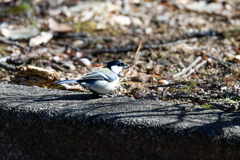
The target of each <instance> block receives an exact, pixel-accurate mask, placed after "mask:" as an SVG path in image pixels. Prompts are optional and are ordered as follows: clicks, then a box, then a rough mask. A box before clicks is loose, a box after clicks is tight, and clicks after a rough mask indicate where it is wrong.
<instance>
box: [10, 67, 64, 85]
mask: <svg viewBox="0 0 240 160" xmlns="http://www.w3.org/2000/svg"><path fill="white" fill-rule="evenodd" d="M16 72H17V73H16V75H15V77H14V79H12V80H13V81H14V82H16V83H17V84H21V85H28V86H39V87H44V86H46V87H51V86H52V85H53V83H54V82H55V81H57V80H59V78H60V76H59V74H58V73H57V72H56V71H55V70H54V69H50V70H46V69H42V68H39V67H35V66H30V65H28V66H20V67H16Z"/></svg>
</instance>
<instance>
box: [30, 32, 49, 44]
mask: <svg viewBox="0 0 240 160" xmlns="http://www.w3.org/2000/svg"><path fill="white" fill-rule="evenodd" d="M52 37H53V34H52V33H51V32H41V35H38V36H36V37H33V38H31V39H30V41H29V46H31V47H33V46H38V45H39V44H41V43H47V42H48V41H49V40H50V39H52Z"/></svg>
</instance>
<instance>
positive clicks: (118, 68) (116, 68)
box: [111, 66, 123, 74]
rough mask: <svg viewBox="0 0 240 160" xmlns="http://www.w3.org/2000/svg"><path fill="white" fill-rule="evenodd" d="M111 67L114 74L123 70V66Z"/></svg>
mask: <svg viewBox="0 0 240 160" xmlns="http://www.w3.org/2000/svg"><path fill="white" fill-rule="evenodd" d="M111 69H112V71H113V72H115V73H116V74H119V73H120V72H121V71H122V70H123V67H119V66H112V67H111Z"/></svg>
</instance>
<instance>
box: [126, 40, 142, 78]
mask: <svg viewBox="0 0 240 160" xmlns="http://www.w3.org/2000/svg"><path fill="white" fill-rule="evenodd" d="M141 47H142V41H140V43H139V46H138V49H137V51H136V54H135V60H134V62H133V65H132V66H131V67H129V69H128V72H127V73H126V74H125V76H127V75H128V74H129V73H130V72H131V70H132V69H133V67H135V66H136V65H137V63H138V59H139V55H140V54H139V50H140V49H141Z"/></svg>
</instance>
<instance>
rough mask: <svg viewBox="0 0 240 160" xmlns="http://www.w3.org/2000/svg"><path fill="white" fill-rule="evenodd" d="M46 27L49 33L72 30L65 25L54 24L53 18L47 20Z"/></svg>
mask: <svg viewBox="0 0 240 160" xmlns="http://www.w3.org/2000/svg"><path fill="white" fill-rule="evenodd" d="M48 23H49V24H48V27H49V29H50V30H51V31H53V32H63V33H65V32H72V31H73V29H72V28H71V27H70V26H68V25H66V24H60V23H58V22H56V21H55V20H54V19H53V18H49V19H48Z"/></svg>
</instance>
